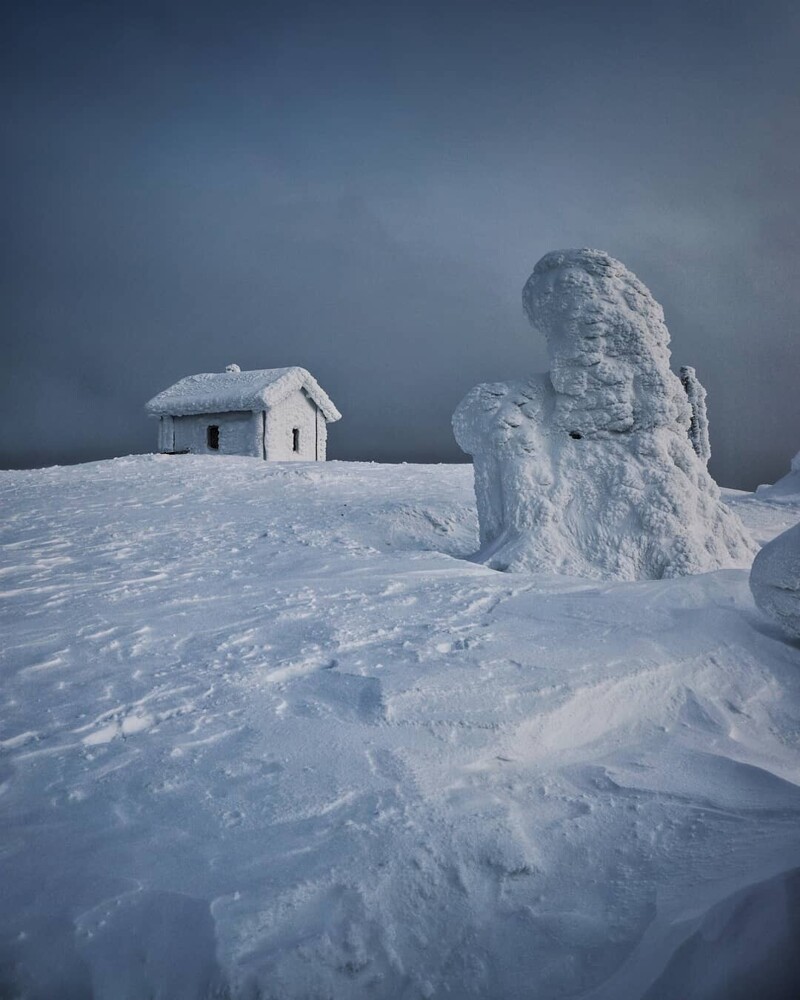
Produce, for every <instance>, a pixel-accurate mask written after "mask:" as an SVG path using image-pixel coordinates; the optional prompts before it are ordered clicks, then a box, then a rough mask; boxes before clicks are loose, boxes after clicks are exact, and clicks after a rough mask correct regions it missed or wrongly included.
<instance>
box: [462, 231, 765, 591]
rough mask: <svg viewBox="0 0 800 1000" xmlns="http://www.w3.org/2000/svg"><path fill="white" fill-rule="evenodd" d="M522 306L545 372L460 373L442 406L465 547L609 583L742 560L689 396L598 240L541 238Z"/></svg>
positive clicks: (644, 305) (746, 553)
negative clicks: (474, 542)
mask: <svg viewBox="0 0 800 1000" xmlns="http://www.w3.org/2000/svg"><path fill="white" fill-rule="evenodd" d="M523 305H524V309H525V312H526V314H527V316H528V318H529V320H530V321H531V323H532V325H534V326H535V327H536V328H538V329H539V330H540V331H541V332H542V333H544V335H545V338H546V340H547V348H548V354H549V358H550V371H549V372H546V373H543V374H538V375H533V376H531V377H529V378H527V379H522V380H518V381H512V382H500V383H494V384H484V385H479V386H476V387H475V388H474V389H472V390H471V391H470V392H469V393H468V394H467V396H466V397H465V399H464V400H463V401H462V402H461V403H460V404H459V406H458V408H457V409H456V412H455V414H454V416H453V429H454V432H455V436H456V440H457V441H458V444H459V446H460V447H461V448H462V449H463V450H464V451H466V452H467V453H468V454H470V455H472V457H473V463H474V469H475V493H476V498H477V503H478V517H479V520H480V540H481V548H480V551H479V553H478V554H477V557H476V558H477V559H478V560H479V561H481V562H484V563H486V564H488V565H489V566H491V567H493V568H495V569H503V570H512V571H555V572H558V573H564V574H570V575H577V576H586V577H593V578H608V579H621V580H635V579H660V578H662V577H675V576H682V575H685V574H688V573H700V572H704V571H707V570H712V569H717V568H720V567H723V566H733V565H744V564H746V563H748V562H749V560H750V559H751V558H752V555H753V553H754V551H755V548H754V544H753V542H752V540H751V539H750V537H749V535H748V533H747V531H746V530H745V528H744V527H743V525H742V524H741V522H740V521H739V519H738V518H737V517H736V515H735V514H733V513H732V512H731V511H730V510H728V508H726V507H725V506H724V505H723V504H722V502H721V500H720V495H719V489H718V487H717V485H716V483H715V482H714V481H713V479H712V478H711V477H710V475H709V474H708V472H707V470H706V467H705V459H704V458H703V455H702V452H703V450H704V449H706V448H707V429H706V428H703V432H704V433H705V437H703V434H702V433H698V435H696V438H695V442H694V444H693V442H692V440H690V437H689V433H690V428H691V424H692V406H691V403H690V400H689V398H687V393H686V392H685V391H684V387H683V386H682V385H681V382H680V380H679V379H678V377H677V376H676V375H674V374H673V372H672V371H671V370H670V367H669V360H670V354H669V332H668V330H667V327H666V325H665V323H664V314H663V311H662V309H661V306H660V305H659V304H658V302H656V300H655V299H654V298H653V296H652V295H651V293H650V292H649V290H648V289H647V288H646V287H645V285H644V284H642V282H641V281H639V279H638V278H637V277H636V276H635V275H634V274H632V273H631V272H630V271H629V270H628V269H627V268H626V267H625V266H624V265H623V264H621V263H620V262H619V261H617V260H614V259H613V258H612V257H610V256H609V255H608V254H607V253H604V252H602V251H599V250H588V249H584V250H561V251H554V252H552V253H549V254H547V255H546V256H544V257H543V258H542V259H541V260H540V261H539V263H538V264H537V265H536V267H535V268H534V271H533V274H532V275H531V277H530V278H529V279H528V281H527V283H526V285H525V287H524V289H523ZM696 385H697V387H699V389H698V390H697V392H696V398H697V402H698V404H699V403H701V402H703V400H702V396H701V393H700V391H699V390H700V389H702V387H701V386H700V384H699V382H697V383H696ZM696 448H697V449H698V451H696V450H695V449H696Z"/></svg>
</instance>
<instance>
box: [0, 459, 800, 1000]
mask: <svg viewBox="0 0 800 1000" xmlns="http://www.w3.org/2000/svg"><path fill="white" fill-rule="evenodd" d="M471 480H472V476H471V472H470V469H469V468H468V467H467V466H449V467H448V466H414V465H403V466H388V465H369V464H358V463H340V462H332V463H327V464H325V465H320V464H319V463H307V464H303V463H296V464H291V465H289V464H286V465H283V464H277V463H276V464H274V465H269V463H262V462H259V461H256V460H252V459H245V458H228V457H221V458H220V457H215V458H201V457H194V456H189V455H186V456H175V457H168V456H150V457H138V458H130V459H118V460H116V461H113V462H100V463H96V464H91V465H85V466H80V467H73V468H63V469H59V468H54V469H43V470H37V471H32V472H3V473H0V504H2V509H3V519H2V524H0V555H1V556H2V566H0V589H1V590H2V602H0V626H1V627H2V629H3V636H4V642H3V644H2V646H1V647H0V676H1V677H2V683H0V845H1V846H2V850H0V996H2V997H3V998H5V997H9V998H12V997H13V998H23V997H24V998H25V1000H84V998H90V997H91V998H92V1000H118V998H120V997H125V998H130V1000H133V998H136V1000H139V998H140V997H154V998H155V997H158V998H165V1000H166V998H169V1000H211V998H219V1000H222V998H226V1000H228V998H230V1000H255V998H256V997H258V998H262V1000H323V998H324V1000H419V998H422V997H425V998H429V1000H452V998H459V1000H495V998H498V1000H499V998H502V1000H531V998H556V997H562V998H563V997H576V996H581V997H587V998H591V1000H621V998H625V1000H640V998H642V997H644V996H645V995H646V994H647V991H648V990H649V989H650V987H651V985H653V984H655V989H656V990H660V992H657V993H656V994H654V995H657V996H659V997H680V998H681V1000H720V996H719V994H718V993H716V994H715V993H712V992H709V991H706V992H703V990H704V989H705V986H704V984H706V983H708V982H710V981H711V982H724V981H725V978H726V972H728V973H730V975H729V976H728V981H730V976H733V975H735V976H736V981H737V982H738V981H742V982H749V981H751V980H748V979H747V975H748V974H750V973H754V970H755V973H754V974H757V976H758V979H759V983H760V985H761V986H762V989H761V990H760V992H758V993H756V991H753V995H759V996H764V997H766V996H770V995H780V994H775V993H773V994H770V991H769V983H770V982H772V981H776V980H775V975H777V974H778V973H780V974H781V975H784V978H785V977H786V975H788V976H789V985H790V987H791V986H795V987H797V986H800V983H799V982H798V978H797V970H796V966H792V964H791V960H792V953H793V951H794V948H793V945H792V941H793V937H792V935H794V934H796V931H795V929H794V927H793V925H792V922H791V920H792V911H791V910H789V909H787V908H785V907H783V908H782V907H781V906H780V905H778V906H775V907H773V908H772V909H771V910H769V909H768V904H769V902H770V901H771V900H773V899H776V900H777V901H778V902H780V899H781V898H782V897H781V895H780V892H778V890H777V889H775V888H774V887H775V886H779V885H784V886H786V892H785V896H786V898H787V899H791V898H794V896H792V895H791V893H792V891H794V890H792V886H793V885H794V882H793V880H792V876H791V872H792V871H793V870H794V869H796V868H797V866H798V865H800V842H798V836H797V830H798V822H800V789H799V788H798V775H799V774H800V752H798V744H797V734H798V732H800V669H799V668H800V653H798V648H797V646H796V645H795V644H793V643H791V642H788V641H781V640H780V639H779V638H778V637H776V630H774V629H771V628H764V627H763V619H762V618H761V616H760V614H759V613H758V611H757V610H756V608H755V607H754V606H753V603H752V599H751V596H750V593H749V590H748V587H747V573H746V571H745V570H726V571H722V572H716V573H709V574H705V575H700V576H690V577H684V578H681V579H672V580H661V581H645V582H639V583H603V584H593V583H591V582H589V581H586V580H577V579H567V578H565V577H557V576H552V575H538V576H535V575H530V574H520V575H508V574H503V573H496V572H493V571H492V570H490V569H488V568H486V567H485V566H481V565H476V564H475V563H472V562H469V561H467V560H466V559H465V558H464V557H465V556H466V555H467V554H468V553H469V552H470V551H473V550H474V548H475V546H476V545H477V540H478V539H477V535H478V529H477V518H476V515H475V507H474V498H473V496H472V488H471ZM726 496H727V495H726ZM730 500H731V502H732V503H735V504H736V507H737V509H738V510H739V511H740V512H741V515H742V517H743V518H745V519H746V520H747V523H748V524H754V525H755V530H756V532H757V534H758V536H759V538H761V539H764V540H768V539H769V538H770V537H772V536H773V535H775V534H776V532H778V531H780V530H782V529H783V528H784V527H785V526H787V525H788V524H789V523H790V522H792V521H796V520H797V517H798V516H800V508H796V507H792V506H791V505H788V504H783V505H782V506H778V505H773V504H768V503H759V502H758V501H757V500H754V499H753V498H751V497H747V496H744V495H742V494H737V495H735V496H731V497H730ZM770 880H772V881H770ZM751 903H752V905H751ZM754 907H755V909H754ZM765 912H769V937H770V940H771V941H772V942H777V947H778V950H777V952H776V951H775V949H773V951H772V952H770V951H769V950H768V949H766V946H765V942H764V938H763V935H762V937H761V938H760V939H759V936H758V931H759V926H760V923H763V920H764V918H763V916H762V914H764V913H765ZM720 914H721V916H720ZM720 927H722V928H724V933H721V932H720V930H719V928H720ZM787 942H789V943H788V944H787ZM686 949H688V950H689V953H690V955H695V956H696V961H697V962H698V963H701V964H702V969H701V970H700V971H699V972H698V974H697V975H696V976H687V975H685V974H684V972H685V968H684V965H682V963H681V961H680V956H681V955H683V954H684V953H685V951H686ZM787 950H788V953H787ZM676 956H678V957H677V958H676ZM770 963H771V965H770ZM710 969H713V975H712V974H711V973H710V972H709V971H708V970H710ZM703 970H705V972H703ZM700 973H703V974H700ZM765 976H767V977H772V978H771V979H770V978H767V979H765V978H764V977H765ZM795 993H796V994H797V995H800V991H798V990H795ZM786 995H792V993H791V992H787V994H786ZM725 1000H728V998H727V997H726V998H725Z"/></svg>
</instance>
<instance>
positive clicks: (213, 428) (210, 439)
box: [206, 424, 219, 451]
mask: <svg viewBox="0 0 800 1000" xmlns="http://www.w3.org/2000/svg"><path fill="white" fill-rule="evenodd" d="M206 444H207V445H208V447H209V448H211V450H212V451H219V427H217V425H216V424H209V426H208V428H207V430H206Z"/></svg>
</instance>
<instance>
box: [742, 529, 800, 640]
mask: <svg viewBox="0 0 800 1000" xmlns="http://www.w3.org/2000/svg"><path fill="white" fill-rule="evenodd" d="M750 590H751V591H752V592H753V597H754V599H755V602H756V604H757V605H758V606H759V608H761V610H762V611H763V612H764V614H765V615H768V616H769V617H770V618H772V619H773V621H776V622H777V623H778V624H779V625H780V626H781V627H782V628H783V630H784V631H785V632H788V633H789V635H792V636H794V637H795V638H798V639H800V524H796V525H795V526H794V527H793V528H789V530H788V531H784V532H783V534H782V535H778V537H777V538H774V539H773V540H772V541H771V542H769V543H768V544H767V545H765V546H764V548H763V549H762V550H761V551H760V552H759V553H758V555H757V556H756V558H755V560H754V562H753V568H752V569H751V570H750Z"/></svg>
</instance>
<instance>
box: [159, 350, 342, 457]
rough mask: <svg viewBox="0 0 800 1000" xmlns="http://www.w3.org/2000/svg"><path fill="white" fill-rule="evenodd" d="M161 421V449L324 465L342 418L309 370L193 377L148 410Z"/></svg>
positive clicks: (232, 369) (231, 370) (230, 371)
mask: <svg viewBox="0 0 800 1000" xmlns="http://www.w3.org/2000/svg"><path fill="white" fill-rule="evenodd" d="M145 409H146V410H147V413H148V415H149V416H151V417H158V450H159V451H160V452H166V453H176V452H179V453H180V452H190V453H192V454H195V455H215V454H218V455H247V456H251V457H253V458H261V459H264V460H265V461H272V462H287V461H288V462H290V461H301V462H313V461H325V448H326V443H327V437H328V424H329V423H332V422H333V421H334V420H339V418H340V417H341V413H339V411H338V410H337V409H336V407H335V406H334V405H333V403H332V402H331V401H330V399H329V398H328V396H327V395H326V394H325V393H324V392H323V391H322V389H321V388H320V386H319V384H318V383H317V381H316V379H315V378H313V376H312V375H311V374H309V372H307V371H306V370H305V368H296V367H295V368H265V369H262V370H260V371H249V372H243V371H242V370H241V369H240V368H239V366H238V365H228V367H227V368H226V369H225V371H224V372H207V373H204V374H201V375H189V376H187V377H186V378H182V379H181V380H180V382H176V383H175V385H172V386H170V387H169V389H165V390H164V391H163V392H160V393H159V394H158V395H157V396H155V397H154V398H153V399H151V400H150V402H149V403H148V404H147V406H146V407H145Z"/></svg>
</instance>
